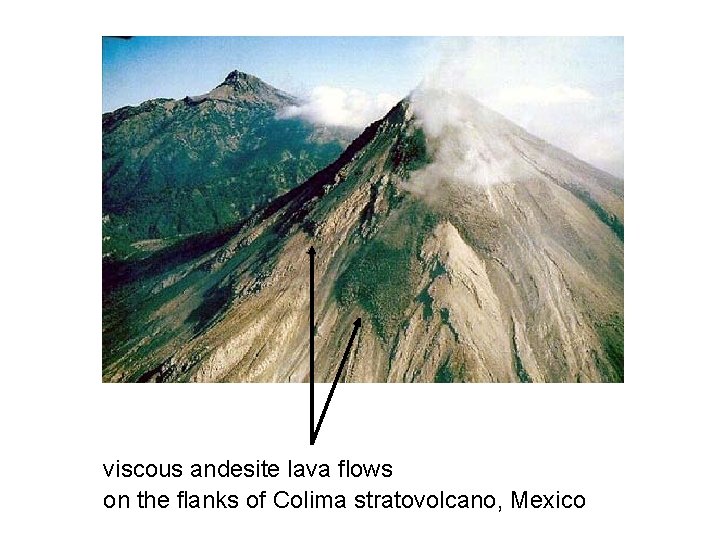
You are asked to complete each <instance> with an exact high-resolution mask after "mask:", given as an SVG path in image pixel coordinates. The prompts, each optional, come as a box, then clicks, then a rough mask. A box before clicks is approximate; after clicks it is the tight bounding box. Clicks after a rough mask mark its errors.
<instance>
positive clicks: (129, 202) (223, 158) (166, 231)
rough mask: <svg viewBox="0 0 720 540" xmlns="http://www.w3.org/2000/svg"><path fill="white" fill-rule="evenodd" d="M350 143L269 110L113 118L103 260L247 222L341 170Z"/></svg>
mask: <svg viewBox="0 0 720 540" xmlns="http://www.w3.org/2000/svg"><path fill="white" fill-rule="evenodd" d="M171 105H172V106H171ZM344 135H345V136H346V135H347V134H344ZM346 143H347V138H343V137H341V136H340V135H336V136H325V137H318V135H317V133H316V132H315V128H314V127H313V126H312V125H310V124H308V123H306V122H304V121H302V120H299V119H278V118H276V113H275V111H274V110H273V109H272V108H270V107H264V106H252V105H248V106H243V107H232V108H223V107H219V106H217V105H216V104H214V103H212V102H205V103H202V104H200V105H189V104H186V103H184V102H167V101H164V100H154V101H153V102H149V103H146V104H144V105H142V106H141V107H138V108H135V109H121V110H120V111H116V112H115V113H110V114H108V115H104V116H103V215H104V216H107V218H106V221H105V222H104V223H103V238H104V241H103V252H104V253H110V254H112V255H113V256H115V257H117V258H123V257H126V256H128V255H131V254H132V253H133V252H134V251H135V248H134V247H133V243H134V242H136V241H138V240H143V239H151V238H152V239H168V238H175V237H178V236H181V235H188V234H193V233H197V232H203V231H208V230H212V229H215V228H218V227H222V226H224V225H227V224H230V223H233V222H236V221H238V220H241V219H243V218H245V217H247V216H248V215H249V214H250V213H251V212H252V211H253V210H255V209H256V208H259V207H261V206H264V205H265V204H267V203H268V201H270V200H272V199H273V198H275V197H277V196H278V195H280V194H282V193H284V192H286V191H289V190H290V189H292V188H293V187H295V186H297V185H298V184H300V183H302V182H303V181H305V180H306V179H307V178H309V177H310V176H312V175H313V174H314V173H315V172H317V171H318V170H320V169H322V168H323V167H325V166H326V165H328V164H329V163H331V162H333V161H334V160H335V159H336V158H337V157H338V156H339V155H340V153H341V151H342V150H343V148H344V146H345V144H346Z"/></svg>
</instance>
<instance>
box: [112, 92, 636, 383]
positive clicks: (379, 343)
mask: <svg viewBox="0 0 720 540" xmlns="http://www.w3.org/2000/svg"><path fill="white" fill-rule="evenodd" d="M446 99H455V98H452V97H447V98H446ZM464 105H467V104H464ZM414 107H416V105H415V104H413V105H411V103H410V102H409V101H408V100H405V101H403V102H401V103H400V104H398V105H397V106H396V107H395V108H394V109H393V110H392V111H390V113H389V114H388V115H387V116H386V117H385V118H384V119H382V120H381V121H378V122H376V123H374V124H372V125H371V126H370V127H368V128H367V129H366V130H365V132H364V133H363V134H362V135H361V136H360V137H359V138H358V139H357V140H355V141H354V142H353V143H352V144H351V145H350V147H349V148H348V149H347V150H346V151H345V152H344V153H343V154H342V156H341V157H340V158H339V159H338V160H337V161H336V162H335V163H333V164H332V165H330V166H329V167H328V168H326V169H325V170H323V171H321V172H320V173H318V174H316V175H315V176H313V177H312V178H311V179H310V180H309V181H307V182H306V183H304V184H302V185H300V186H299V187H297V188H295V189H294V190H292V191H290V192H289V193H287V194H286V195H284V196H282V197H280V198H278V199H276V200H275V201H273V203H272V204H271V205H270V206H268V207H267V208H265V209H264V210H263V211H260V212H257V213H255V214H254V215H253V216H252V217H251V218H250V219H248V220H247V221H246V222H245V223H243V224H240V225H238V226H237V227H235V228H231V229H227V230H225V231H223V232H222V233H218V234H216V235H213V236H205V237H203V238H201V239H194V240H192V241H188V242H186V243H185V244H183V245H181V246H178V247H177V248H175V249H169V250H165V251H163V252H160V253H158V254H156V255H155V256H154V257H152V258H151V259H148V260H146V261H143V262H142V264H136V265H132V264H130V265H128V266H127V267H125V268H123V269H122V271H120V270H118V271H117V272H114V273H113V275H108V276H105V277H104V283H108V284H109V285H110V286H108V287H107V290H106V294H105V297H104V318H103V337H104V348H103V378H104V380H106V381H304V380H307V376H308V345H307V342H308V339H307V338H308V336H307V318H308V294H309V290H308V257H307V254H306V251H307V250H308V248H309V247H310V246H311V245H313V246H314V247H315V249H316V250H317V260H316V293H315V297H316V317H317V321H316V324H317V330H316V331H317V335H316V345H315V347H316V358H317V360H316V362H317V368H316V378H317V380H326V381H327V380H331V379H332V377H333V375H334V372H335V370H336V368H337V365H338V362H339V360H340V355H341V353H342V350H343V349H344V346H345V344H346V342H347V339H348V336H349V335H350V332H351V330H352V324H353V321H354V320H355V319H356V318H357V317H361V318H362V320H363V325H362V327H361V329H360V332H359V334H358V338H357V340H356V342H355V346H354V348H353V351H352V354H351V357H350V359H349V361H348V367H347V370H346V374H345V380H346V381H392V382H411V381H422V382H432V381H438V382H450V381H457V382H459V381H467V382H475V381H478V382H479V381H507V382H542V381H568V382H571V381H572V382H574V381H578V382H584V381H621V380H623V232H622V223H623V200H622V182H621V181H619V180H617V179H615V178H613V177H611V176H609V175H607V174H605V173H602V172H600V171H598V170H596V169H594V168H592V167H591V166H589V165H587V164H585V163H583V162H581V161H579V160H577V159H575V158H574V157H572V156H570V155H569V154H567V153H565V152H562V151H561V150H558V149H556V148H553V147H551V146H549V145H547V144H546V143H545V142H543V141H541V140H539V139H537V138H536V137H533V136H532V135H530V134H528V133H527V132H525V131H524V130H522V129H521V128H519V127H517V126H515V125H514V124H512V123H510V122H509V121H507V120H505V119H503V118H502V117H500V116H498V115H496V114H495V113H492V112H491V111H489V110H487V109H484V108H483V107H482V106H480V105H479V104H474V105H473V107H474V108H473V113H472V115H471V117H469V118H465V117H463V119H462V122H461V123H460V124H459V125H460V126H461V128H458V129H465V128H468V129H469V131H468V132H467V133H465V136H464V138H462V139H460V138H458V134H457V133H454V132H453V130H454V129H456V128H454V127H453V126H449V127H448V126H445V127H442V129H435V128H436V126H435V127H434V126H433V125H432V123H431V122H429V121H428V120H427V119H422V118H419V115H415V114H414ZM415 112H417V111H415ZM426 133H427V134H428V135H427V136H426ZM468 133H469V134H470V136H469V138H468V136H467V134H468ZM453 153H455V154H457V155H456V156H454V157H453V156H450V154H453ZM468 156H470V157H469V158H468ZM451 158H452V159H454V160H455V161H454V162H452V163H454V164H455V165H456V166H455V167H454V168H453V167H450V166H449V164H450V163H451V161H452V160H451ZM478 177H479V178H481V179H483V181H482V182H478V181H476V180H477V178H478ZM471 178H472V179H473V180H472V181H470V179H471ZM465 180H468V181H465Z"/></svg>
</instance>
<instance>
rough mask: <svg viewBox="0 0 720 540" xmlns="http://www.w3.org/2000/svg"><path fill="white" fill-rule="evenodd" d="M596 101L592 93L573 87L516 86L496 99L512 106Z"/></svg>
mask: <svg viewBox="0 0 720 540" xmlns="http://www.w3.org/2000/svg"><path fill="white" fill-rule="evenodd" d="M594 99H595V96H593V95H592V94H591V93H590V92H588V91H587V90H585V89H583V88H577V87H573V86H565V85H555V86H544V87H543V86H531V85H524V86H514V87H511V88H507V89H504V90H501V91H500V92H499V94H498V96H497V98H496V100H497V101H498V102H500V103H507V104H510V105H529V104H534V105H558V104H564V103H586V102H588V101H592V100H594Z"/></svg>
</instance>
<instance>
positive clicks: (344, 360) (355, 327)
mask: <svg viewBox="0 0 720 540" xmlns="http://www.w3.org/2000/svg"><path fill="white" fill-rule="evenodd" d="M360 324H361V323H360V318H358V319H356V320H355V323H354V324H353V331H352V335H351V336H350V341H348V344H347V347H346V348H345V354H344V355H343V358H342V360H341V361H340V367H338V370H337V373H336V374H335V380H334V381H333V383H332V387H331V388H330V393H329V394H328V397H327V400H325V407H323V411H322V414H320V420H319V421H318V425H317V428H316V429H315V433H313V438H312V439H311V441H310V444H315V441H316V440H317V436H318V433H320V426H322V423H323V420H325V414H326V413H327V410H328V407H329V406H330V400H331V399H332V397H333V394H334V393H335V387H336V386H337V384H338V381H339V380H340V374H341V373H342V370H343V368H344V367H345V364H346V363H347V359H348V357H349V356H350V349H352V344H353V341H355V335H356V334H357V331H358V328H360Z"/></svg>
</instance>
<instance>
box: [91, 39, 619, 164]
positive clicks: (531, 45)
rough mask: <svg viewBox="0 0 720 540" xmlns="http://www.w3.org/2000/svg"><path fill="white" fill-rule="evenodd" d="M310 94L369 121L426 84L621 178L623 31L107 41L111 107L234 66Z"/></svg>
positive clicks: (178, 89)
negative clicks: (467, 99) (470, 100)
mask: <svg viewBox="0 0 720 540" xmlns="http://www.w3.org/2000/svg"><path fill="white" fill-rule="evenodd" d="M234 69H238V70H240V71H244V72H247V73H251V74H253V75H256V76H258V77H260V78H261V79H263V80H264V81H266V82H267V83H269V84H271V85H273V86H276V87H277V88H280V89H282V90H285V91H287V92H290V93H291V94H294V95H296V96H298V97H300V98H301V99H302V100H303V103H302V105H301V106H299V107H297V108H295V109H294V110H289V111H286V113H287V114H288V115H294V116H301V117H305V118H307V119H308V120H310V121H313V122H316V123H323V124H335V125H347V126H350V127H355V128H362V127H363V126H365V125H367V124H369V123H370V122H372V121H373V120H375V119H377V118H379V117H381V116H383V115H384V114H385V113H386V112H387V110H388V109H389V108H390V107H391V106H392V105H393V104H394V103H396V102H397V101H398V100H399V99H401V98H403V97H404V96H406V95H408V94H409V93H410V92H411V91H412V90H413V89H415V88H417V87H418V86H419V85H432V86H441V87H446V88H449V89H452V90H456V91H461V92H463V93H466V94H469V95H471V96H473V97H475V98H477V99H478V100H480V101H481V102H483V103H484V104H485V105H487V106H488V107H490V108H492V109H494V110H496V111H498V112H500V113H501V114H503V115H505V116H506V117H508V118H509V119H511V120H513V121H515V122H517V123H518V124H520V125H521V126H522V127H524V128H526V129H527V130H528V131H530V132H531V133H533V134H535V135H538V136H540V137H542V138H544V139H546V140H548V141H549V142H551V143H553V144H555V145H557V146H560V147H561V148H563V149H565V150H568V151H569V152H571V153H573V154H574V155H576V156H577V157H579V158H581V159H583V160H585V161H588V162H590V163H592V164H593V165H595V166H597V167H599V168H601V169H603V170H606V171H608V172H610V173H612V174H615V175H616V176H619V177H623V164H624V145H623V126H624V120H623V114H624V110H623V103H624V97H623V89H624V44H623V39H622V38H615V37H593V38H570V37H563V38H547V37H546V38H540V37H532V38H531V37H527V38H523V37H505V38H500V37H497V38H459V37H448V38H443V37H136V38H133V39H131V40H121V39H115V38H103V40H102V75H103V80H102V89H103V96H102V102H103V111H104V112H107V111H112V110H115V109H117V108H119V107H122V106H125V105H137V104H139V103H141V102H142V101H145V100H147V99H151V98H156V97H169V98H183V97H185V96H186V95H197V94H202V93H204V92H207V91H208V90H210V89H212V88H214V87H215V86H217V85H218V84H220V83H221V82H222V81H223V79H224V78H225V76H226V75H227V74H228V73H229V72H230V71H232V70H234Z"/></svg>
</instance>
